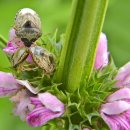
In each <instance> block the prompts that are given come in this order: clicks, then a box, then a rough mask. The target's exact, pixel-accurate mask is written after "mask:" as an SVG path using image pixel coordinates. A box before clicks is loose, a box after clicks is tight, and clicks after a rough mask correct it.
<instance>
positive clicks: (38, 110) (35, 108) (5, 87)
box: [0, 72, 64, 127]
mask: <svg viewBox="0 0 130 130" xmlns="http://www.w3.org/2000/svg"><path fill="white" fill-rule="evenodd" d="M4 96H9V97H10V100H11V101H12V102H13V103H14V105H15V108H14V111H13V112H14V115H18V116H20V118H21V120H27V122H28V124H29V125H30V126H32V127H36V126H41V125H43V124H45V123H46V122H48V121H49V120H51V119H54V118H57V117H60V116H61V115H62V114H63V113H64V104H63V103H62V102H61V101H60V100H59V99H57V98H56V97H55V96H53V95H52V94H50V93H48V92H45V93H40V94H38V90H37V89H36V88H34V87H32V86H31V84H30V83H29V82H28V81H27V80H17V79H15V77H14V76H13V75H12V74H10V73H4V72H0V97H4Z"/></svg>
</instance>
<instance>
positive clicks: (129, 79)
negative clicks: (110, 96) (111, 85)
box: [115, 62, 130, 87]
mask: <svg viewBox="0 0 130 130" xmlns="http://www.w3.org/2000/svg"><path fill="white" fill-rule="evenodd" d="M115 79H116V80H117V83H116V86H117V87H130V62H128V63H127V64H125V65H124V66H123V67H121V68H120V69H119V71H118V74H117V76H116V78H115Z"/></svg>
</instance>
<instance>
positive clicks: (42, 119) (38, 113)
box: [26, 107, 62, 127]
mask: <svg viewBox="0 0 130 130" xmlns="http://www.w3.org/2000/svg"><path fill="white" fill-rule="evenodd" d="M61 114H62V113H58V112H52V111H50V110H49V109H47V108H45V107H38V108H35V109H34V110H33V111H32V112H31V113H30V114H28V116H27V118H26V120H27V122H28V124H29V125H30V126H32V127H37V126H42V125H44V124H45V123H47V122H48V121H49V120H51V119H54V118H57V117H59V116H61Z"/></svg>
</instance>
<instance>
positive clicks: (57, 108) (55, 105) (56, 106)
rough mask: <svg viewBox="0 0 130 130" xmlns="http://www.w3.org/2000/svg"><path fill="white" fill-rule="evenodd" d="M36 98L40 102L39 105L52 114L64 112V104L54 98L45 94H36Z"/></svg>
mask: <svg viewBox="0 0 130 130" xmlns="http://www.w3.org/2000/svg"><path fill="white" fill-rule="evenodd" d="M38 98H39V100H40V101H41V103H42V104H43V105H44V106H45V107H46V108H48V109H50V110H51V111H53V112H62V113H63V111H64V104H63V103H62V102H61V101H60V100H59V99H57V97H56V96H54V95H52V94H50V93H48V92H45V93H41V94H38Z"/></svg>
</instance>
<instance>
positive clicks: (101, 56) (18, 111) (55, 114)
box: [0, 29, 130, 130]
mask: <svg viewBox="0 0 130 130" xmlns="http://www.w3.org/2000/svg"><path fill="white" fill-rule="evenodd" d="M32 46H33V45H32ZM23 47H24V44H23V42H22V41H21V40H20V39H19V38H17V36H16V35H15V30H14V29H11V31H10V36H9V42H8V43H7V47H6V48H5V49H4V52H6V53H7V54H9V55H10V56H12V55H13V54H14V53H16V52H17V50H19V49H20V48H23ZM27 62H28V63H29V64H30V63H31V64H32V63H33V60H32V57H31V56H30V55H29V56H28V58H27ZM108 65H109V52H108V49H107V38H106V35H105V34H104V33H101V35H100V38H99V42H98V46H97V51H96V57H95V63H94V69H93V71H95V70H96V71H98V72H102V71H104V68H106V67H107V66H108ZM114 80H115V81H116V82H115V83H114V88H116V91H115V89H114V90H113V91H112V92H111V91H110V92H111V94H110V92H109V94H107V95H106V99H105V102H102V104H100V109H99V114H100V117H101V118H102V119H103V120H104V122H105V123H106V124H107V125H108V127H109V128H110V130H130V62H129V63H127V64H126V65H125V66H123V67H121V68H120V69H119V70H118V73H117V74H116V76H115V78H114ZM0 83H1V84H0V97H5V96H8V97H9V99H10V101H11V102H13V103H14V104H15V107H14V110H13V113H14V115H18V116H20V118H21V120H23V121H26V122H27V123H28V124H29V125H30V126H32V127H37V126H42V125H44V124H46V123H47V122H48V121H50V120H52V119H55V118H59V117H61V116H62V115H63V114H64V113H65V105H64V104H66V108H69V107H68V106H69V105H70V104H67V103H68V102H67V101H68V99H67V101H65V102H64V103H62V102H61V101H60V100H59V99H58V98H57V97H56V96H54V95H52V94H51V93H50V92H48V91H46V89H45V90H44V91H40V90H39V89H38V87H37V86H36V87H33V85H32V84H31V83H30V82H29V81H28V80H19V79H17V78H16V77H15V76H13V75H12V74H11V73H5V72H0ZM87 91H88V90H87ZM61 93H62V94H63V92H61ZM64 95H67V94H66V93H64ZM68 95H69V94H68ZM84 96H87V94H86V95H82V97H83V98H84ZM66 97H67V96H66ZM69 100H70V97H69ZM79 102H80V101H79ZM86 102H87V101H85V103H86ZM67 105H68V106H67ZM73 105H74V104H73ZM79 106H80V105H79ZM85 109H86V110H85V111H87V108H86V107H85ZM79 111H80V110H79ZM67 112H71V110H69V109H68V110H67ZM79 113H80V112H79ZM69 114H70V113H69ZM71 114H72V115H73V112H72V113H71ZM71 114H70V115H71ZM68 117H69V116H67V118H66V119H68ZM64 119H65V118H64ZM66 119H65V120H66ZM80 128H81V129H82V130H90V129H91V125H83V126H81V127H80Z"/></svg>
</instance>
